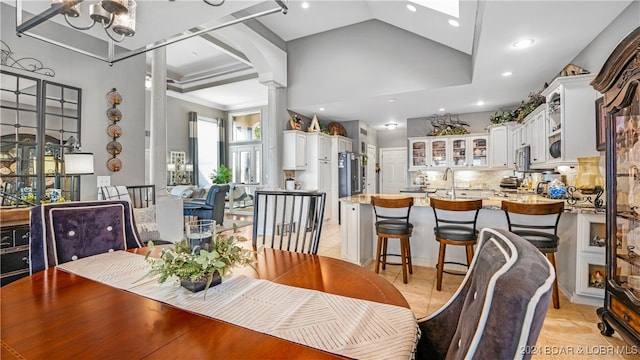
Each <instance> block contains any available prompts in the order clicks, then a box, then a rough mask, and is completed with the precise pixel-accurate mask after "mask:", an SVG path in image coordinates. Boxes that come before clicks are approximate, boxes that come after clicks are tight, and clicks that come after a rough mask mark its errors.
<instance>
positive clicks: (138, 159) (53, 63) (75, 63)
mask: <svg viewBox="0 0 640 360" xmlns="http://www.w3.org/2000/svg"><path fill="white" fill-rule="evenodd" d="M0 9H1V10H2V11H1V13H2V14H1V18H2V24H1V30H2V33H1V34H2V36H1V37H2V41H4V42H6V43H7V44H8V45H9V46H10V47H11V50H12V51H13V53H14V54H13V56H14V57H16V58H23V57H34V58H37V59H40V60H41V61H42V62H43V63H44V65H45V66H46V67H50V68H52V69H53V70H54V71H55V72H56V75H55V77H53V78H51V77H47V76H40V75H35V74H33V73H30V72H28V71H21V70H17V69H13V68H9V67H7V66H2V69H4V70H7V71H11V72H14V73H18V74H23V75H28V76H33V77H39V78H43V79H46V80H49V81H54V82H57V83H61V84H66V85H70V86H75V87H79V88H81V89H82V114H81V116H82V125H81V134H80V136H81V139H82V150H83V151H85V152H92V153H93V154H94V158H95V164H94V165H95V166H94V167H95V174H94V175H85V176H82V180H81V191H82V193H81V198H82V199H83V200H92V199H95V198H96V197H97V194H98V192H97V188H96V185H97V184H96V176H98V175H102V176H104V175H109V176H111V183H112V184H118V185H134V184H144V169H145V141H144V139H145V136H144V130H145V129H144V119H145V94H144V76H145V58H144V55H142V56H136V57H133V58H130V59H128V60H124V61H122V62H119V63H117V64H114V65H113V66H109V65H108V64H107V63H104V62H102V61H99V60H95V59H92V58H90V57H87V56H84V55H80V54H77V53H75V52H72V51H69V50H65V49H63V48H61V47H58V46H54V45H50V44H48V43H46V42H43V41H40V40H36V39H33V38H30V37H28V36H23V37H21V38H19V37H17V36H16V35H15V26H16V25H15V9H14V8H13V7H12V6H9V5H7V4H5V3H4V2H3V3H2V4H0ZM111 88H117V90H118V92H120V94H121V95H122V97H123V101H122V104H121V105H120V106H118V108H119V109H120V110H121V111H122V115H123V117H122V120H121V121H120V122H119V124H118V125H120V127H122V131H123V134H122V137H120V138H119V139H118V141H119V142H120V143H121V144H122V153H121V154H120V155H118V158H119V159H121V160H122V171H119V172H111V171H109V170H108V169H107V167H106V163H107V160H108V159H109V158H110V155H109V154H108V153H107V151H106V149H105V146H106V145H107V143H108V142H109V141H110V140H111V139H110V138H109V136H108V135H107V132H106V129H107V126H108V125H109V124H110V122H109V121H108V120H107V117H106V110H107V108H108V107H109V105H108V104H107V101H106V94H107V92H108V91H109V90H110V89H111Z"/></svg>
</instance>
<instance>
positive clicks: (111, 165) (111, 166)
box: [107, 158, 122, 171]
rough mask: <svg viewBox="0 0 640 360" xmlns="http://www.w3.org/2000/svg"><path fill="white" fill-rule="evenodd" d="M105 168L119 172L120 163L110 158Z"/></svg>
mask: <svg viewBox="0 0 640 360" xmlns="http://www.w3.org/2000/svg"><path fill="white" fill-rule="evenodd" d="M107 168H109V170H111V171H120V169H122V161H120V159H118V158H112V159H109V160H108V161H107Z"/></svg>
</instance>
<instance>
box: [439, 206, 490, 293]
mask: <svg viewBox="0 0 640 360" xmlns="http://www.w3.org/2000/svg"><path fill="white" fill-rule="evenodd" d="M429 203H430V204H431V208H432V209H433V215H434V216H435V219H436V227H435V228H433V232H434V235H435V237H436V241H438V242H439V243H440V249H439V251H438V264H437V265H436V290H438V291H440V290H442V274H443V273H447V274H453V275H464V272H454V271H452V270H445V268H444V266H445V264H455V265H462V266H466V267H469V265H471V259H472V258H473V247H474V245H475V244H476V241H477V238H478V230H477V229H476V222H477V220H478V213H479V212H480V209H481V208H482V200H445V199H437V198H430V199H429ZM447 245H452V246H464V247H465V248H466V254H467V263H466V264H462V263H459V262H455V261H446V260H445V254H446V251H447Z"/></svg>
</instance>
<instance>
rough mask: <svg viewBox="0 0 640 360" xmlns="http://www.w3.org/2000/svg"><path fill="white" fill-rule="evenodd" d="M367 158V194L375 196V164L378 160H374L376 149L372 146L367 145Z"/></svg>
mask: <svg viewBox="0 0 640 360" xmlns="http://www.w3.org/2000/svg"><path fill="white" fill-rule="evenodd" d="M367 157H368V158H369V159H368V160H367V161H368V163H367V188H366V193H367V194H375V193H377V189H376V185H377V181H376V163H377V162H378V159H377V158H376V147H375V146H373V145H370V144H369V145H367Z"/></svg>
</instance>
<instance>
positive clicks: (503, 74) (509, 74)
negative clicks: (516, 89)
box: [502, 71, 513, 77]
mask: <svg viewBox="0 0 640 360" xmlns="http://www.w3.org/2000/svg"><path fill="white" fill-rule="evenodd" d="M511 75H513V73H512V72H511V71H505V72H503V73H502V76H504V77H507V76H511Z"/></svg>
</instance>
